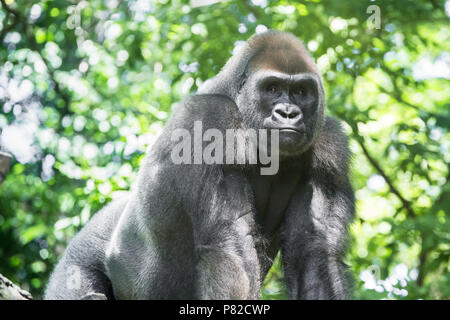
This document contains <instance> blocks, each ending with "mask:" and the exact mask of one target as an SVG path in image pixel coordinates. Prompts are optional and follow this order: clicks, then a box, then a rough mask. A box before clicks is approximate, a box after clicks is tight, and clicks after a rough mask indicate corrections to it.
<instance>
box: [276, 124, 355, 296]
mask: <svg viewBox="0 0 450 320" xmlns="http://www.w3.org/2000/svg"><path fill="white" fill-rule="evenodd" d="M323 128H324V130H322V132H321V134H320V135H319V137H318V139H317V141H316V143H315V145H314V147H313V150H312V168H311V174H310V175H309V178H308V179H307V180H306V181H305V182H304V183H301V184H300V185H298V186H297V190H296V194H295V195H294V197H293V199H292V203H291V204H290V207H289V208H288V210H287V212H286V220H285V224H284V228H283V233H282V243H281V246H282V258H283V263H284V268H285V277H286V281H287V285H288V289H289V293H290V296H291V297H292V298H293V299H346V298H348V297H349V292H348V291H349V280H350V279H349V277H348V275H347V274H346V266H345V265H344V263H343V262H342V258H343V254H344V252H345V249H346V244H347V226H348V224H349V223H350V222H351V220H352V218H353V215H354V196H353V190H352V187H351V184H350V182H349V178H348V158H349V151H348V148H347V142H346V137H345V136H344V134H343V133H342V130H341V128H340V125H339V123H338V122H337V121H336V120H334V119H332V118H330V117H327V118H326V121H325V124H324V127H323Z"/></svg>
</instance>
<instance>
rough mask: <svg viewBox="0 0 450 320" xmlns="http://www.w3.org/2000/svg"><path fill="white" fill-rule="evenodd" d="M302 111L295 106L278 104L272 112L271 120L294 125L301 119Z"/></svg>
mask: <svg viewBox="0 0 450 320" xmlns="http://www.w3.org/2000/svg"><path fill="white" fill-rule="evenodd" d="M302 116H303V115H302V111H301V110H300V108H299V107H298V106H296V105H292V104H285V103H280V104H277V105H276V106H275V108H274V109H273V111H272V119H273V120H274V121H276V122H280V123H287V124H292V125H295V124H297V123H299V122H300V120H301V119H302Z"/></svg>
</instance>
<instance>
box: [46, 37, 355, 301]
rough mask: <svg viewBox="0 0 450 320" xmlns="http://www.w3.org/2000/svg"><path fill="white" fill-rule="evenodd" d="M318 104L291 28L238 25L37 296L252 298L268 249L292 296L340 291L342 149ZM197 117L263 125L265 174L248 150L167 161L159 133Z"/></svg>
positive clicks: (345, 189) (222, 125) (344, 189)
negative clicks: (225, 156) (125, 191)
mask: <svg viewBox="0 0 450 320" xmlns="http://www.w3.org/2000/svg"><path fill="white" fill-rule="evenodd" d="M324 109H325V94H324V88H323V84H322V80H321V77H320V74H319V72H318V69H317V67H316V65H315V64H314V62H313V60H312V59H311V57H310V56H309V54H308V52H307V51H306V49H305V47H304V46H303V44H302V43H301V41H300V40H298V39H297V38H296V37H295V36H293V35H291V34H289V33H284V32H279V31H267V32H265V33H262V34H257V35H254V36H253V37H251V38H250V39H249V40H248V41H247V42H246V43H245V44H244V45H242V47H241V48H240V49H239V50H238V51H237V52H236V53H235V54H234V55H233V56H232V57H231V58H230V60H229V61H228V62H227V63H226V65H225V66H224V67H223V69H222V70H221V72H220V73H218V74H217V75H216V76H215V77H214V78H212V79H210V80H208V81H206V82H205V83H204V85H203V86H201V87H200V88H199V90H198V93H197V94H196V95H193V96H191V97H189V98H187V99H186V100H185V101H184V102H183V103H181V104H179V106H178V107H177V108H175V109H174V111H173V114H172V116H171V118H170V119H169V121H168V122H167V124H166V126H165V128H164V130H163V132H162V134H161V135H160V137H159V138H158V140H157V141H156V142H155V144H154V145H153V146H152V147H151V149H150V150H149V151H148V152H147V154H146V157H145V158H144V159H143V162H142V164H141V168H140V171H139V174H138V179H137V182H136V184H135V185H133V187H132V188H131V191H130V193H129V195H128V196H126V197H125V198H123V199H119V200H114V201H112V202H111V203H110V204H109V205H108V206H106V207H105V208H104V209H102V210H101V211H100V212H98V213H97V214H95V215H94V216H93V217H92V219H91V220H90V221H89V222H88V223H87V224H86V226H85V227H84V228H83V229H82V230H81V231H80V232H79V233H78V234H77V235H76V236H75V237H74V239H73V240H72V241H71V242H70V243H69V245H68V247H67V249H66V251H65V253H64V254H63V256H62V258H61V259H60V261H59V263H58V264H57V266H56V268H55V270H54V272H53V273H52V275H51V277H50V281H49V283H48V285H47V288H46V293H45V298H46V299H257V298H259V294H260V288H261V283H262V281H263V280H264V278H265V276H266V274H267V272H268V270H269V269H270V267H271V264H272V261H273V259H274V258H275V256H276V255H277V253H278V251H281V259H282V265H283V270H284V278H285V281H286V285H287V290H288V293H289V296H290V297H291V298H292V299H347V298H349V297H350V295H349V290H350V277H349V272H348V271H347V267H346V265H345V264H344V263H343V261H342V260H343V256H344V254H345V252H346V248H347V246H348V244H347V242H348V241H347V238H348V230H347V229H348V225H349V223H350V222H351V221H352V218H353V215H354V195H353V190H352V186H351V184H350V181H349V158H350V152H349V149H348V147H347V138H346V136H345V135H344V133H343V131H342V128H341V125H340V123H339V122H338V121H337V120H335V119H333V118H331V117H329V116H325V115H324ZM198 121H200V122H201V123H202V125H203V129H215V130H218V131H219V132H221V133H225V131H226V130H229V129H239V128H240V129H257V130H270V132H276V133H277V134H278V135H277V137H278V149H279V150H278V153H279V168H277V169H278V170H277V172H276V173H275V174H270V175H268V174H262V171H261V170H260V169H261V168H262V167H264V166H265V164H264V163H263V162H262V160H261V159H260V156H258V161H257V162H256V163H253V164H251V163H244V164H236V163H234V164H224V163H220V161H218V162H216V163H211V164H205V163H195V162H194V163H181V164H174V162H173V160H172V157H171V152H172V150H173V149H174V148H175V147H176V145H177V142H179V141H178V140H177V141H175V140H176V139H173V137H172V133H173V132H175V131H176V130H179V129H183V130H185V132H188V133H193V131H194V130H195V125H194V124H195V123H196V122H198ZM274 136H275V135H274ZM271 137H272V136H271ZM271 141H272V140H271ZM201 143H205V142H204V141H203V142H201ZM194 148H195V147H194Z"/></svg>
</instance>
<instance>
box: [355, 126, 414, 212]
mask: <svg viewBox="0 0 450 320" xmlns="http://www.w3.org/2000/svg"><path fill="white" fill-rule="evenodd" d="M356 135H357V137H358V138H357V139H356V141H357V142H358V144H359V146H360V147H361V149H362V151H363V153H364V155H365V156H366V158H367V160H368V161H369V162H370V164H371V165H372V166H373V167H374V168H375V170H377V171H378V173H379V174H380V175H381V176H382V177H383V179H384V180H385V181H386V183H387V185H388V186H389V189H390V190H391V192H392V193H393V194H395V195H396V196H397V198H398V199H399V200H400V201H401V203H402V204H403V207H404V208H405V209H406V211H407V213H408V217H409V218H413V217H415V216H416V214H415V212H414V210H413V208H412V207H411V203H410V202H409V201H408V200H406V199H405V198H404V197H403V196H402V194H401V193H400V191H399V190H398V189H397V188H396V187H395V186H394V184H393V182H392V180H391V179H390V178H389V177H388V175H387V174H386V173H385V172H384V170H383V169H382V168H381V166H380V165H379V164H378V163H377V162H376V161H375V159H374V158H373V157H372V156H371V154H370V153H369V151H368V150H367V148H366V146H365V145H364V143H363V142H362V140H363V138H362V137H361V136H360V135H359V133H358V132H356Z"/></svg>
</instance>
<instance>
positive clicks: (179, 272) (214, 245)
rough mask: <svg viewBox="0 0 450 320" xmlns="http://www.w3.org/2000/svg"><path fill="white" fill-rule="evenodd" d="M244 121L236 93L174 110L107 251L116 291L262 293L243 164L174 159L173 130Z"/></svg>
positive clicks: (150, 295)
mask: <svg viewBox="0 0 450 320" xmlns="http://www.w3.org/2000/svg"><path fill="white" fill-rule="evenodd" d="M196 121H201V122H202V125H203V129H204V130H206V129H208V128H215V129H218V130H219V131H220V132H222V134H223V133H224V132H225V129H227V128H233V127H236V126H239V124H240V115H239V113H238V110H237V107H236V105H235V104H234V102H232V101H231V100H230V99H228V98H226V97H223V96H218V95H199V96H193V97H191V98H189V99H188V100H187V101H186V102H185V103H184V104H183V105H181V106H180V107H178V109H176V110H174V114H173V116H172V117H171V119H170V120H169V121H168V123H167V125H166V127H165V129H164V131H163V133H162V134H161V136H160V138H159V139H158V141H157V142H156V143H155V145H154V146H153V147H152V150H151V151H150V153H149V155H148V156H147V158H146V159H145V160H144V163H143V165H142V166H141V171H140V173H139V179H138V183H137V188H136V189H135V191H134V192H133V197H132V198H131V199H130V201H129V203H128V205H127V208H126V209H125V212H124V214H123V217H122V220H123V223H122V224H121V223H120V222H119V225H118V227H117V228H116V231H115V232H114V233H113V237H112V240H111V244H110V246H109V250H108V251H107V269H108V275H109V277H110V278H111V282H112V285H113V288H114V294H115V296H116V298H119V299H121V298H133V299H143V298H144V299H180V298H181V299H198V298H200V299H250V298H253V299H256V298H257V297H258V295H259V286H260V281H259V274H260V272H259V263H258V258H257V254H256V249H255V245H254V242H253V236H252V234H251V233H252V232H253V230H254V229H255V228H254V222H253V219H254V209H253V207H252V205H251V200H250V199H251V190H250V186H249V183H248V181H247V178H246V177H245V176H244V174H243V173H242V171H241V169H239V168H237V167H234V166H227V165H220V164H212V165H205V164H198V165H197V164H174V163H173V162H172V160H171V156H170V154H171V150H172V149H173V146H174V142H173V141H171V133H172V132H174V130H176V129H185V130H187V131H189V133H190V135H191V136H193V132H192V131H193V130H194V129H193V126H194V122H196Z"/></svg>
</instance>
